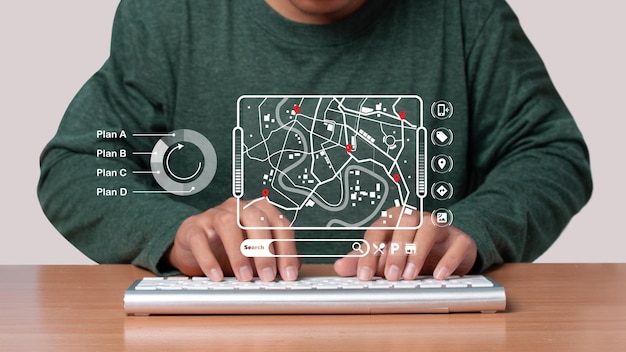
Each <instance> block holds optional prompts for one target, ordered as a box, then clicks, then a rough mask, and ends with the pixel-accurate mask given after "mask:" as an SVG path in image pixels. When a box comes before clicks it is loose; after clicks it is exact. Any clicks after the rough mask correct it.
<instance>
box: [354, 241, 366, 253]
mask: <svg viewBox="0 0 626 352" xmlns="http://www.w3.org/2000/svg"><path fill="white" fill-rule="evenodd" d="M352 250H353V251H355V252H359V253H361V254H365V252H363V249H361V242H352Z"/></svg>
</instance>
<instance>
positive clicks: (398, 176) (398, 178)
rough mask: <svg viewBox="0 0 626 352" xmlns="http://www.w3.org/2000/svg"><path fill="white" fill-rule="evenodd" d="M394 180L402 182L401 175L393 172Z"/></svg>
mask: <svg viewBox="0 0 626 352" xmlns="http://www.w3.org/2000/svg"><path fill="white" fill-rule="evenodd" d="M393 180H394V181H396V183H398V182H400V175H398V174H393Z"/></svg>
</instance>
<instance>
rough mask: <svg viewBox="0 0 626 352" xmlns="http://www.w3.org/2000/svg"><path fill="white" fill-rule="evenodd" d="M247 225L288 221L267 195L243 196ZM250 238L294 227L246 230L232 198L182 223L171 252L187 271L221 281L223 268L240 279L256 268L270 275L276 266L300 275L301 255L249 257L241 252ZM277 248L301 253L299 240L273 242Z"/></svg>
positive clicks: (288, 234) (280, 234)
mask: <svg viewBox="0 0 626 352" xmlns="http://www.w3.org/2000/svg"><path fill="white" fill-rule="evenodd" d="M242 203H243V204H242V205H241V208H240V214H241V223H242V225H243V226H244V227H251V228H252V227H259V228H260V227H288V226H289V221H288V220H287V219H286V218H285V217H283V216H282V215H281V213H280V212H279V211H278V210H277V209H276V208H275V207H273V206H272V205H271V204H270V203H268V202H267V201H266V200H260V201H256V202H254V203H251V202H242ZM247 238H250V239H272V238H277V239H291V238H294V232H293V231H292V230H265V229H261V230H258V229H255V230H245V231H244V230H242V229H241V228H239V226H238V225H237V200H236V199H234V198H230V199H228V200H226V201H225V202H224V203H222V204H220V205H218V206H217V207H215V208H211V209H209V210H207V211H205V212H203V213H201V214H198V215H194V216H191V217H189V218H187V219H186V220H185V221H183V223H182V224H181V225H180V227H179V228H178V231H177V232H176V237H175V239H174V245H173V246H172V248H171V249H170V250H169V252H168V253H167V259H168V260H169V262H170V264H171V265H173V266H174V267H176V268H177V269H178V270H180V271H181V272H182V273H183V274H185V275H189V276H200V275H206V276H207V277H208V278H210V279H211V280H212V281H221V280H222V279H223V278H224V274H227V275H232V274H234V275H235V276H236V277H237V279H239V280H240V281H250V280H252V277H253V276H254V275H255V273H256V274H257V275H258V276H259V277H260V278H261V280H263V281H272V280H274V279H275V278H276V275H277V271H278V272H280V276H281V277H282V278H283V279H284V280H289V281H291V280H295V279H297V278H298V269H299V267H300V261H299V259H298V258H296V257H280V258H274V257H263V258H261V257H259V258H254V260H250V258H247V257H246V256H244V255H243V254H242V253H241V250H240V245H241V242H242V241H243V240H245V239H247ZM273 246H274V248H273V250H274V253H275V254H280V255H295V254H297V251H296V247H295V243H294V242H291V241H279V242H274V243H273Z"/></svg>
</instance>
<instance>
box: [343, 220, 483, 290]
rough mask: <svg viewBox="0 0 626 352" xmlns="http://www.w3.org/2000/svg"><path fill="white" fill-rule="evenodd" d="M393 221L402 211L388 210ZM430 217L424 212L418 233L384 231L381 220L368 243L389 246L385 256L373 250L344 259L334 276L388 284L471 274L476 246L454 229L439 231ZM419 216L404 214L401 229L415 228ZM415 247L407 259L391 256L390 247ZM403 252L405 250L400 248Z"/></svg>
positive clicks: (370, 232) (402, 255)
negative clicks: (380, 278)
mask: <svg viewBox="0 0 626 352" xmlns="http://www.w3.org/2000/svg"><path fill="white" fill-rule="evenodd" d="M388 213H389V214H392V215H393V216H394V218H396V219H397V218H398V217H399V216H400V215H401V209H400V208H392V209H390V210H388ZM430 215H431V214H430V213H427V212H424V223H423V224H422V226H421V227H420V229H419V230H417V231H414V230H398V229H397V230H382V229H377V227H382V226H385V225H383V223H382V221H383V219H378V220H377V221H376V222H375V223H374V224H372V226H371V227H370V229H368V230H367V231H366V232H365V237H364V238H365V240H367V241H368V242H369V243H386V244H387V246H386V247H385V248H386V249H385V251H384V254H383V255H380V254H379V255H377V254H376V253H375V251H374V250H371V251H370V252H369V253H368V255H367V256H365V257H360V258H359V257H345V258H342V259H339V260H337V261H336V262H335V272H337V274H338V275H341V276H355V275H356V276H357V277H358V278H359V279H360V280H364V281H367V280H371V279H372V277H373V276H374V275H378V276H384V277H385V278H386V279H388V280H400V279H401V278H403V279H405V280H413V279H415V278H416V277H417V275H419V274H431V273H432V274H433V275H434V277H435V278H436V279H440V280H443V279H446V278H447V277H448V276H450V275H451V274H458V275H463V274H466V273H468V272H469V271H470V269H471V268H472V266H473V265H474V262H475V261H476V256H477V251H478V249H477V248H476V243H475V242H474V240H473V239H472V238H471V237H470V236H468V235H467V234H466V233H465V232H463V231H461V230H459V229H458V228H456V227H454V226H447V227H438V226H435V225H434V224H433V223H432V222H431V221H430ZM419 221H420V219H419V216H418V215H411V216H409V215H406V214H402V219H401V223H400V227H405V228H406V227H416V226H417V225H418V224H419ZM391 242H395V243H399V244H400V245H401V246H403V245H404V244H407V243H415V244H416V246H417V252H416V253H415V254H410V255H407V254H405V252H404V251H397V252H396V253H395V254H393V255H391V254H389V249H388V248H389V243H391ZM401 248H403V247H401Z"/></svg>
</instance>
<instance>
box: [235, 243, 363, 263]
mask: <svg viewBox="0 0 626 352" xmlns="http://www.w3.org/2000/svg"><path fill="white" fill-rule="evenodd" d="M274 242H315V243H317V244H321V245H323V244H324V243H328V244H331V243H332V244H336V243H337V242H344V243H345V244H346V246H345V252H344V253H342V254H274V253H272V246H271V245H272V243H274ZM239 248H240V250H241V253H242V254H243V255H245V256H246V257H283V258H287V257H299V258H342V257H364V256H366V255H367V254H368V253H369V252H370V244H369V243H368V242H367V241H366V240H363V239H354V238H332V239H328V238H325V239H318V238H290V239H278V238H272V239H250V238H249V239H246V240H244V241H243V242H241V246H240V247H239ZM350 251H353V252H355V254H348V252H350Z"/></svg>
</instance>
